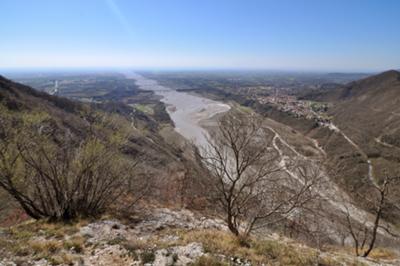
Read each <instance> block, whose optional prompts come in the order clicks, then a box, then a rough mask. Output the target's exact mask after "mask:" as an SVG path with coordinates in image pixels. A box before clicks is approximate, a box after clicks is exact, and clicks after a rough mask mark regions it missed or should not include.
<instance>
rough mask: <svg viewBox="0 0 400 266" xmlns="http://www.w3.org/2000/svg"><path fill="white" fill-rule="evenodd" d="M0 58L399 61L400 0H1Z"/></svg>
mask: <svg viewBox="0 0 400 266" xmlns="http://www.w3.org/2000/svg"><path fill="white" fill-rule="evenodd" d="M0 10H1V15H0V67H2V68H9V67H11V68H12V67H53V66H55V67H75V66H77V67H91V66H98V67H107V66H133V67H137V68H139V67H146V68H149V67H150V68H151V67H156V68H164V67H167V68H181V67H186V68H265V69H291V70H322V71H325V70H327V71H333V70H334V71H336V70H344V71H352V70H355V71H359V70H384V69H389V68H399V67H400V0H392V1H391V0H375V1H373V0H359V1H355V0H354V1H351V0H314V1H312V0H309V1H306V0H287V1H284V0H283V1H282V0H279V1H278V0H276V1H269V0H236V1H235V0H180V1H178V0H159V1H155V0H142V1H138V0H65V1H61V0H0Z"/></svg>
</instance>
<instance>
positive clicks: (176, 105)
mask: <svg viewBox="0 0 400 266" xmlns="http://www.w3.org/2000/svg"><path fill="white" fill-rule="evenodd" d="M125 75H126V77H127V78H130V79H135V83H136V84H137V85H138V86H139V88H140V89H142V90H152V91H154V92H155V94H156V95H159V96H161V97H162V99H161V101H162V102H164V103H165V104H166V106H167V112H168V114H169V115H170V117H171V119H172V121H174V123H175V130H176V131H177V132H178V133H180V134H181V135H182V136H184V137H185V138H186V139H188V140H189V141H193V143H194V144H195V145H196V146H198V147H204V146H205V145H206V144H207V140H206V136H207V131H206V130H205V129H204V128H203V127H202V126H201V122H202V121H204V120H208V119H210V118H211V117H213V116H215V115H216V114H218V113H223V112H226V111H228V110H229V109H230V106H229V105H227V104H224V103H220V102H217V101H213V100H210V99H206V98H203V97H200V96H196V95H192V94H188V93H185V92H179V91H176V90H174V89H172V88H168V87H165V86H162V85H160V84H158V82H157V81H155V80H152V79H148V78H145V77H143V76H142V75H139V74H137V73H133V72H132V73H125Z"/></svg>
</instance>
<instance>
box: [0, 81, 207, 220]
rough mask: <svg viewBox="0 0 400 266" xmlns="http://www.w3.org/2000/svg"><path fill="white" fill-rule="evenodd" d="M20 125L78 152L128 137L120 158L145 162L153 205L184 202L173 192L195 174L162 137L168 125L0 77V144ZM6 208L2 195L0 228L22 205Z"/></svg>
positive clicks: (118, 106) (129, 110)
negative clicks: (93, 141)
mask: <svg viewBox="0 0 400 266" xmlns="http://www.w3.org/2000/svg"><path fill="white" fill-rule="evenodd" d="M20 125H24V127H26V129H27V130H26V132H30V134H32V135H40V134H42V133H45V134H46V136H48V139H49V141H51V142H52V143H55V144H56V145H60V146H61V145H62V143H63V142H64V140H65V139H70V140H72V141H71V142H72V143H74V144H73V145H76V146H79V145H80V143H82V141H84V140H85V139H86V138H87V137H91V136H93V135H95V136H96V137H98V138H100V139H107V140H110V139H118V138H121V136H123V134H125V135H126V136H127V141H126V142H124V144H123V147H122V149H121V151H120V152H121V154H123V156H126V157H129V158H132V160H136V159H137V158H145V160H144V159H142V160H140V163H141V172H143V173H145V175H144V178H150V179H151V180H152V181H151V182H154V183H152V185H151V186H152V188H153V191H152V192H153V194H152V200H154V201H156V202H157V201H158V200H160V201H163V202H165V201H166V202H171V203H176V201H177V200H182V198H178V196H177V193H175V192H176V191H175V190H174V189H177V188H178V187H179V185H177V184H176V182H178V181H177V180H179V178H182V176H184V175H185V174H186V173H187V171H188V170H187V169H191V170H192V169H193V168H195V166H194V165H193V162H192V161H190V160H189V159H188V158H187V157H185V156H184V154H183V150H182V149H181V147H179V146H178V145H172V144H171V143H170V142H168V141H167V140H166V138H164V137H163V136H162V135H161V134H160V132H161V131H163V132H165V131H166V130H168V128H171V131H172V126H171V125H170V124H169V122H168V121H166V122H165V124H162V123H160V122H159V121H155V120H154V119H153V118H152V117H150V116H148V115H146V114H145V113H142V112H140V111H138V110H135V109H133V108H131V107H130V106H127V105H124V104H122V103H119V102H107V103H104V104H103V103H100V104H95V105H93V104H86V103H79V102H75V101H71V100H69V99H66V98H62V97H57V96H52V95H49V94H46V93H44V92H39V91H36V90H34V89H32V88H30V87H28V86H25V85H22V84H19V83H15V82H13V81H11V80H8V79H6V78H4V77H1V76H0V140H1V138H4V137H5V134H4V132H6V131H7V130H9V129H10V128H12V127H16V126H20ZM170 134H171V133H170ZM175 137H176V136H175ZM185 181H186V182H188V180H185ZM189 182H190V181H189ZM199 188H200V187H199V186H197V187H196V189H199ZM188 194H190V195H195V194H196V193H195V192H193V191H191V192H188ZM181 196H182V195H181ZM7 202H9V198H7V197H6V196H3V191H1V193H0V217H1V219H0V223H2V222H3V221H5V220H7V219H8V218H9V217H11V216H15V211H16V206H17V205H16V204H12V206H8V204H6V203H7ZM6 205H7V206H6Z"/></svg>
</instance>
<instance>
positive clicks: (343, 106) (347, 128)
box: [330, 70, 400, 178]
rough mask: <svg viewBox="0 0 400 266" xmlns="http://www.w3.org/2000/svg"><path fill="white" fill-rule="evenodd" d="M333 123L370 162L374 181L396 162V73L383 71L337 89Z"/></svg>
mask: <svg viewBox="0 0 400 266" xmlns="http://www.w3.org/2000/svg"><path fill="white" fill-rule="evenodd" d="M334 103H335V104H334V107H333V108H332V110H331V111H330V114H331V115H332V116H333V122H334V123H335V124H336V125H337V126H338V127H339V128H340V129H341V130H342V131H343V132H344V133H345V134H346V135H348V136H349V137H350V138H351V139H352V140H353V141H354V142H355V143H356V144H357V145H359V147H360V148H361V149H362V150H363V151H364V153H366V155H367V156H368V157H369V158H370V159H372V160H373V165H374V166H375V168H374V174H375V176H376V177H377V178H378V177H379V176H381V175H383V171H384V170H387V171H388V172H389V173H392V174H394V172H395V171H396V170H398V169H396V168H397V164H398V162H399V161H400V72H398V71H394V70H392V71H387V72H384V73H381V74H379V75H375V76H372V77H369V78H366V79H362V80H359V81H356V82H352V83H350V84H348V85H347V86H345V87H344V88H341V89H340V94H339V98H338V100H336V101H335V102H334Z"/></svg>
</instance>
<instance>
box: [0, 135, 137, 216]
mask: <svg viewBox="0 0 400 266" xmlns="http://www.w3.org/2000/svg"><path fill="white" fill-rule="evenodd" d="M10 132H11V133H10ZM12 132H13V131H12V130H8V133H9V134H4V135H3V137H2V138H1V139H0V187H1V188H3V189H4V190H5V191H7V192H8V193H9V194H10V195H11V196H12V197H13V198H14V199H15V200H16V201H17V202H18V203H19V205H20V206H21V207H22V208H23V209H24V210H25V212H26V213H27V214H28V215H30V216H31V217H33V218H35V219H41V218H50V219H57V220H69V219H73V218H75V217H77V216H92V215H97V214H99V213H102V212H104V211H105V210H106V209H107V208H108V207H109V206H110V204H112V203H114V202H115V201H116V200H117V199H118V198H120V197H121V196H123V195H126V193H128V192H129V190H130V189H131V188H132V184H131V183H132V179H133V177H134V175H135V171H134V168H135V166H136V165H137V162H136V161H132V160H129V159H127V158H125V157H124V156H123V155H122V154H121V153H120V152H119V150H118V147H115V146H113V145H108V144H107V142H105V141H102V140H100V139H98V138H96V137H91V138H88V139H86V140H84V141H82V142H81V143H80V144H79V145H77V146H76V145H74V144H73V142H72V140H65V141H64V142H63V143H55V142H54V141H53V140H50V138H49V137H48V136H46V135H40V134H36V133H35V134H26V132H25V131H15V132H13V133H12Z"/></svg>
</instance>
